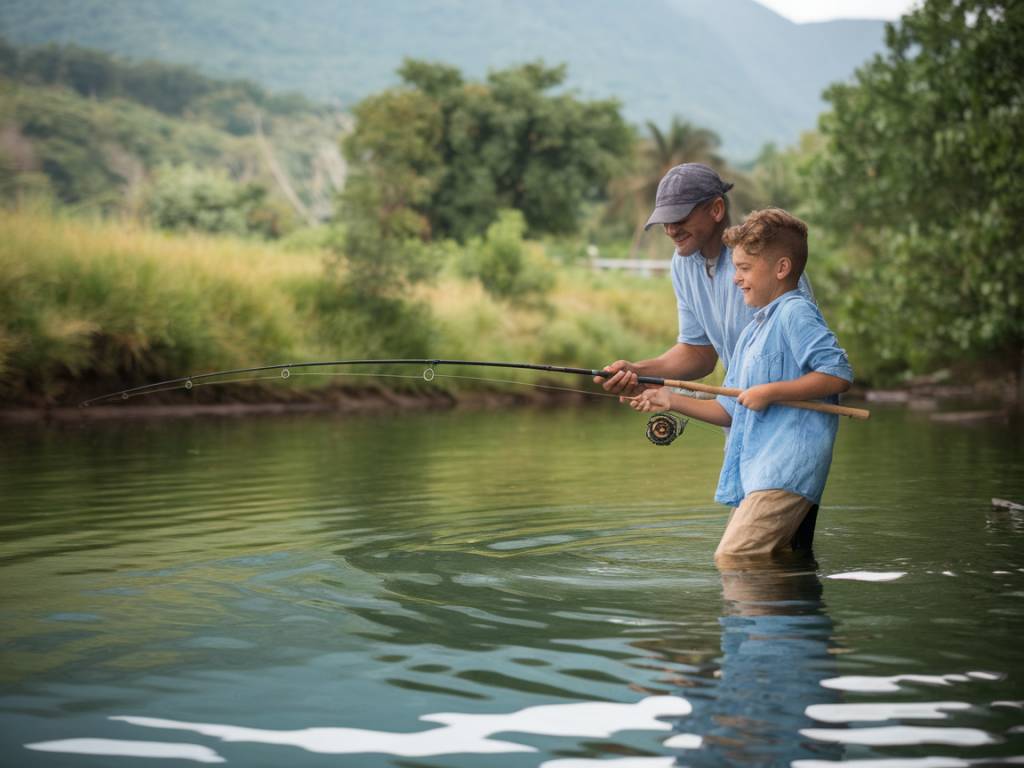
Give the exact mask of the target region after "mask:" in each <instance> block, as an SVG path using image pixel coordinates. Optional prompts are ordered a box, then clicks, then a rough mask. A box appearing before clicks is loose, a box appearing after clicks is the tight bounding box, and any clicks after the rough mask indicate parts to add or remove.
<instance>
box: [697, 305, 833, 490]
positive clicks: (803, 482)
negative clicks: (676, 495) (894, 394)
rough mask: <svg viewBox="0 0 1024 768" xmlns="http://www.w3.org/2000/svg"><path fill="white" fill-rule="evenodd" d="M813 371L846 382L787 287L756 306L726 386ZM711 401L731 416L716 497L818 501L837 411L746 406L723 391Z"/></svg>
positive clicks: (829, 344)
mask: <svg viewBox="0 0 1024 768" xmlns="http://www.w3.org/2000/svg"><path fill="white" fill-rule="evenodd" d="M812 371H816V372H818V373H826V374H828V375H830V376H836V377H838V378H840V379H845V380H846V381H853V370H852V369H851V368H850V361H849V359H848V358H847V356H846V352H844V351H843V349H842V348H841V347H840V346H839V344H838V342H837V341H836V337H835V335H834V334H833V333H832V331H830V330H829V328H828V326H827V325H826V324H825V319H824V318H823V317H822V316H821V312H819V311H818V308H817V307H816V306H815V305H814V302H812V301H810V300H809V299H808V298H807V297H806V296H805V295H803V294H802V293H801V292H800V291H790V292H788V293H785V294H783V295H782V296H779V297H778V298H777V299H775V300H774V301H773V302H772V303H771V304H769V305H768V306H766V307H762V308H761V309H758V310H755V312H754V318H753V320H752V321H751V323H750V324H749V325H748V326H747V327H746V328H744V329H743V332H742V333H741V334H740V338H739V340H738V341H737V342H736V349H735V350H734V351H733V356H732V365H731V366H729V370H728V374H727V375H726V377H725V386H727V387H738V388H740V389H747V388H748V387H752V386H754V385H755V384H769V383H771V382H775V381H790V380H792V379H798V378H800V377H801V376H803V375H804V374H806V373H811V372H812ZM829 401H830V402H838V397H832V398H829ZM718 402H719V403H720V404H721V405H722V407H723V408H725V410H726V411H728V412H729V414H730V415H731V416H732V428H731V429H730V431H729V439H728V441H727V442H726V446H725V461H724V462H723V463H722V474H721V476H720V477H719V479H718V489H717V491H716V492H715V500H716V501H718V502H720V503H722V504H728V505H730V506H737V505H738V504H739V503H740V502H741V501H742V500H743V498H744V497H745V496H746V495H747V494H748V493H753V492H754V491H767V490H782V491H789V492H790V493H795V494H798V495H800V496H803V497H804V498H806V499H809V500H810V501H812V502H814V503H815V504H817V503H819V502H820V501H821V494H822V491H823V490H824V489H825V480H826V479H827V478H828V469H829V465H830V464H831V463H832V444H833V443H834V442H835V438H836V431H837V429H838V427H839V417H838V416H833V415H831V414H827V413H819V412H817V411H807V410H803V409H801V408H789V407H786V406H784V405H771V406H769V407H768V408H766V409H764V410H763V411H752V410H750V409H748V408H746V407H744V406H742V405H740V404H739V403H738V402H736V399H735V398H732V397H724V396H723V397H719V398H718Z"/></svg>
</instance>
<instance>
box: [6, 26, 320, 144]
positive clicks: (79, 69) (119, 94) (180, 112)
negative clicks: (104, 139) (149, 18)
mask: <svg viewBox="0 0 1024 768" xmlns="http://www.w3.org/2000/svg"><path fill="white" fill-rule="evenodd" d="M0 75H3V76H5V77H7V78H9V79H11V80H17V81H19V82H23V83H27V84H30V85H59V86H64V87H66V88H69V89H71V90H73V91H74V92H75V93H78V94H79V95H81V96H88V97H90V98H96V99H114V98H120V99H127V100H128V101H133V102H136V103H138V104H142V105H143V106H146V107H149V108H150V109H154V110H156V111H157V112H161V113H162V114H165V115H170V116H172V117H186V116H188V117H195V118H198V119H201V120H203V121H204V122H208V123H211V124H213V125H216V126H217V127H218V128H221V129H222V130H225V131H228V132H229V133H233V134H235V135H245V134H249V133H253V131H254V128H255V126H254V122H253V109H252V108H253V107H255V108H257V109H259V110H261V111H264V112H267V113H270V114H279V115H294V114H295V113H298V112H310V113H317V112H322V111H323V107H318V106H317V105H316V104H314V103H313V102H311V101H309V100H308V99H306V98H305V97H304V96H301V95H299V94H297V93H290V94H272V93H268V92H267V91H266V90H265V89H264V88H262V87H260V86H259V85H256V84H255V83H253V82H250V81H248V80H215V79H212V78H209V77H204V76H203V75H201V74H200V73H199V72H197V71H196V70H195V69H192V68H191V67H183V66H175V65H173V64H163V63H160V62H156V61H142V62H134V61H124V60H121V59H118V58H116V57H114V56H112V55H110V54H108V53H104V52H102V51H96V50H92V49H88V48H79V47H77V46H74V45H64V46H60V45H52V44H51V45H46V46H40V47H35V48H16V47H14V46H11V45H10V44H9V43H7V42H6V41H5V40H3V39H2V38H0Z"/></svg>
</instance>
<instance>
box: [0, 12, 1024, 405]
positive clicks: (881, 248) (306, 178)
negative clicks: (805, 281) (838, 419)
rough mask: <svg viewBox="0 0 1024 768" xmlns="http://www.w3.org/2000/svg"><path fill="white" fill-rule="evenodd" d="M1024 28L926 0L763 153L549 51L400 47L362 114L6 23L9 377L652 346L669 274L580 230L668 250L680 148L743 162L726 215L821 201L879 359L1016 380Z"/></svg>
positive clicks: (1, 248)
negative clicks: (463, 68) (660, 228)
mask: <svg viewBox="0 0 1024 768" xmlns="http://www.w3.org/2000/svg"><path fill="white" fill-rule="evenodd" d="M1021 40H1024V7H1022V6H1020V4H1013V3H1009V4H1008V3H1005V2H999V0H961V1H959V2H955V1H954V0H927V1H926V2H925V3H923V4H922V5H921V6H920V7H918V8H917V9H915V10H914V11H913V12H912V13H910V14H909V15H908V16H907V17H905V18H904V19H903V20H902V21H901V22H899V23H898V24H896V25H892V26H891V27H890V28H889V32H888V36H887V47H888V51H887V52H886V53H885V54H884V55H880V56H878V57H876V58H875V59H873V60H872V61H871V62H868V63H867V64H866V65H865V66H864V67H862V68H861V69H859V70H858V71H857V72H856V73H855V75H854V77H853V78H852V79H851V80H850V81H848V82H846V83H843V84H839V85H836V86H834V87H833V88H831V89H830V90H829V91H828V92H827V93H826V98H827V100H828V102H829V104H830V109H829V111H827V112H826V113H825V114H824V115H822V117H821V120H820V124H819V129H818V131H815V132H810V133H808V134H805V135H804V137H803V138H802V140H801V141H800V143H799V144H798V145H796V146H793V147H789V148H778V147H774V146H767V147H765V148H764V150H763V151H762V153H761V154H760V156H759V157H758V159H757V160H756V162H754V163H753V164H752V165H750V166H749V167H745V168H744V169H743V170H742V171H740V170H738V169H736V168H734V167H730V165H729V164H728V162H727V161H726V160H725V159H724V158H723V157H722V153H721V149H720V146H719V140H718V137H717V136H716V135H715V134H714V133H713V132H711V131H708V130H707V129H704V128H701V127H700V126H697V125H694V124H692V123H690V122H688V121H686V120H683V119H676V120H674V121H672V122H671V124H670V125H669V126H668V127H667V128H661V127H659V126H657V125H654V124H647V125H646V126H645V127H644V129H642V130H641V129H639V128H634V127H630V126H628V125H627V124H626V123H625V122H624V120H623V118H622V117H621V115H620V112H619V106H618V105H617V104H616V103H614V102H611V101H585V100H583V99H581V98H579V97H578V96H577V95H575V94H573V93H572V92H566V91H565V90H564V89H562V88H561V87H560V86H561V85H562V83H563V80H564V77H565V70H564V68H562V67H557V66H556V67H550V66H547V65H545V64H543V63H542V62H535V63H532V64H526V65H522V66H518V67H512V68H509V69H506V70H499V71H494V72H491V73H490V74H489V75H488V76H487V77H486V78H485V79H484V80H482V81H472V80H469V79H467V78H466V77H465V76H464V75H463V74H462V73H461V72H460V71H459V70H457V69H455V68H453V67H450V66H447V65H443V64H436V63H430V62H421V61H407V62H406V63H405V64H404V65H403V67H402V68H401V70H400V73H399V74H400V77H401V80H402V81H401V84H400V85H398V86H395V87H393V88H389V89H387V90H384V91H382V92H380V93H378V94H376V95H374V96H371V97H369V98H367V99H365V100H364V101H363V102H361V103H359V104H358V105H356V106H355V108H354V110H353V113H352V117H351V118H343V117H341V116H339V115H338V114H335V113H332V112H331V111H330V110H328V109H325V108H323V107H320V106H317V105H313V104H310V103H309V102H307V101H305V100H303V99H300V98H298V97H291V96H276V95H273V94H268V93H266V92H264V91H263V90H262V89H261V88H259V87H258V86H255V85H252V84H250V83H245V82H243V81H232V82H227V81H215V80H209V79H207V78H204V77H202V76H200V75H198V74H196V73H194V72H191V71H190V70H187V69H184V68H181V67H170V66H164V65H160V64H156V63H153V62H148V63H143V64H139V63H132V62H126V61H122V60H117V59H114V58H112V57H110V56H107V55H106V54H98V53H95V52H89V51H84V50H81V49H75V48H59V47H54V46H50V47H47V48H44V49H14V48H11V47H10V46H5V45H0V200H2V201H3V204H4V206H5V210H4V212H3V213H2V214H0V217H2V218H0V229H2V230H3V232H4V237H3V238H0V387H2V389H3V394H4V395H5V397H6V398H7V400H8V402H14V401H19V402H54V401H58V400H60V399H61V398H66V397H67V396H68V395H70V394H77V393H82V394H94V393H95V392H96V391H98V390H103V389H117V388H121V387H123V386H128V385H131V384H137V383H142V382H144V381H149V380H152V379H154V378H160V377H168V376H174V375H179V374H181V373H182V372H191V371H195V370H199V369H211V368H226V367H232V366H242V365H250V364H263V363H272V362H280V361H283V360H294V359H297V358H316V357H325V358H344V357H349V358H354V357H433V356H441V357H476V358H480V357H491V358H496V359H521V360H531V361H541V362H550V363H554V364H562V365H578V366H581V367H594V366H598V365H601V364H603V363H606V362H608V361H610V360H612V359H616V358H619V357H631V358H633V359H639V358H641V357H644V356H648V355H651V354H656V353H659V352H661V351H663V350H664V349H665V348H666V347H667V346H668V345H670V344H671V343H672V341H673V339H674V338H675V311H674V300H673V296H672V292H671V290H670V289H669V286H668V285H667V284H666V283H665V282H663V281H659V280H645V279H643V278H633V277H630V276H628V275H627V274H626V273H622V272H619V273H612V274H605V275H600V274H597V273H594V272H591V271H590V270H589V269H588V268H587V260H586V254H589V255H591V256H592V255H594V254H595V253H600V255H602V256H606V257H607V256H612V257H614V256H622V257H625V256H629V257H634V258H635V257H637V256H645V255H646V256H649V257H651V258H655V257H657V258H665V257H667V256H668V253H667V247H666V244H665V243H664V241H663V238H661V237H660V235H658V234H657V233H652V234H649V235H646V236H645V235H643V231H642V227H641V226H640V224H642V222H643V220H644V218H645V217H646V214H647V213H648V211H649V205H650V200H651V198H652V196H653V190H654V189H655V188H656V185H657V181H658V179H659V178H660V177H661V175H662V174H663V173H664V172H665V171H666V170H667V169H668V168H669V167H671V166H672V165H675V164H677V163H680V162H705V163H708V164H711V165H713V166H715V167H716V168H718V169H719V170H720V172H721V173H722V175H723V176H724V177H725V178H727V179H728V180H730V181H734V182H736V188H735V189H734V190H733V192H732V193H731V198H732V206H733V208H732V216H733V220H734V221H735V220H738V219H739V218H741V217H742V215H743V214H744V213H745V212H746V211H747V210H750V209H752V208H756V207H762V206H766V205H777V206H781V207H786V208H788V209H790V210H792V211H793V212H795V213H796V214H798V215H800V216H801V217H803V218H805V219H806V220H807V221H808V222H809V224H810V230H811V243H810V245H811V261H810V266H809V274H810V277H811V280H812V283H813V285H814V288H815V293H816V296H817V298H818V301H819V303H820V304H821V306H822V308H823V310H824V312H825V314H826V316H827V317H828V319H829V321H830V324H831V325H832V327H833V328H835V329H836V331H837V333H838V335H839V337H840V340H841V342H842V344H843V345H844V346H845V347H847V348H848V349H849V351H850V353H851V357H852V359H853V360H854V362H855V367H856V370H857V373H858V378H859V380H860V381H861V382H867V383H873V384H888V383H893V382H899V381H900V380H902V379H904V378H905V377H908V376H910V375H914V374H921V373H927V372H929V371H934V370H935V369H936V368H940V367H950V368H953V369H954V370H955V371H956V372H957V373H958V374H963V373H967V377H968V378H969V377H970V375H971V373H970V372H971V371H972V370H983V369H984V370H985V371H986V373H992V372H995V373H1007V372H1014V373H1016V374H1017V375H1018V380H1019V381H1022V380H1024V295H1022V294H1021V286H1022V285H1024V271H1022V270H1024V266H1022V265H1024V258H1022V253H1021V244H1020V242H1019V237H1018V236H1017V229H1019V227H1018V225H1017V222H1019V221H1020V219H1021V218H1022V216H1024V187H1022V181H1021V180H1022V179H1024V155H1022V154H1021V152H1020V151H1019V150H1020V146H1021V145H1022V144H1024V134H1022V126H1024V118H1022V109H1024V85H1022V81H1021V79H1020V78H1019V77H1015V75H1014V73H1015V72H1017V71H1020V70H1021V68H1022V67H1024V61H1021V55H1022V54H1021V51H1022V50H1024V47H1022V46H1021V45H1019V43H1020V41H1021ZM993 51H995V52H996V53H993ZM992 62H997V64H992ZM154 83H162V84H163V86H161V87H165V92H162V93H161V94H155V93H150V91H151V90H152V89H153V88H155V87H156V86H154V85H153V84H154ZM346 121H348V122H346ZM345 125H347V133H346V136H345V137H342V136H341V135H340V134H341V132H340V130H339V129H340V128H341V127H342V126H345ZM342 152H344V155H345V157H344V159H343V158H342ZM332 153H333V154H332ZM346 175H347V181H345V177H346ZM343 181H345V183H344V189H343V190H342V191H341V192H340V194H338V193H337V190H340V189H341V187H342V182H343ZM76 217H77V218H76ZM975 375H977V374H975Z"/></svg>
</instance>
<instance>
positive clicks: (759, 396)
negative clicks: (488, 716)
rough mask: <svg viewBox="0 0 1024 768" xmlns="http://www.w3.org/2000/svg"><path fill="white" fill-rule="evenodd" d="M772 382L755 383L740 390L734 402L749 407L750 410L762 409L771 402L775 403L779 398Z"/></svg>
mask: <svg viewBox="0 0 1024 768" xmlns="http://www.w3.org/2000/svg"><path fill="white" fill-rule="evenodd" d="M776 389H777V388H776V387H775V386H774V385H772V384H757V385H756V386H753V387H749V388H748V389H744V390H743V391H742V392H740V394H739V397H737V398H736V402H738V403H739V404H740V405H742V406H744V407H746V408H749V409H750V410H752V411H763V410H764V409H765V408H767V407H768V406H769V405H771V404H772V403H777V402H778V401H779V400H781V399H782V398H780V397H779V396H778V394H777V392H776Z"/></svg>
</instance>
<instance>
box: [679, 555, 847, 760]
mask: <svg viewBox="0 0 1024 768" xmlns="http://www.w3.org/2000/svg"><path fill="white" fill-rule="evenodd" d="M719 567H720V570H721V576H722V597H723V600H724V603H725V605H724V609H723V613H722V617H721V619H720V622H719V623H720V625H721V629H722V639H721V647H722V656H721V658H720V660H719V667H718V670H717V671H716V672H714V673H713V679H712V681H711V682H709V683H708V684H707V685H706V686H704V687H702V688H698V689H696V690H693V691H690V697H689V698H690V702H691V703H692V705H693V714H692V715H691V716H690V717H689V718H687V720H686V721H685V722H681V723H680V728H681V729H682V730H685V731H686V732H688V733H691V734H699V735H700V736H701V745H700V749H698V750H693V751H688V752H687V753H686V754H685V757H684V758H683V759H682V760H683V762H685V764H686V765H691V766H720V765H758V766H776V765H778V766H788V765H789V764H790V763H791V762H792V761H794V760H798V759H807V758H829V757H839V756H840V755H841V753H842V752H841V749H840V748H837V747H835V746H832V745H828V744H821V743H818V742H815V741H814V740H813V739H809V738H805V737H803V736H801V735H800V731H801V729H803V728H806V727H808V726H810V725H813V723H814V721H813V720H811V719H810V718H809V717H808V716H807V715H806V714H805V710H806V709H807V707H809V706H821V705H825V704H828V703H831V702H834V701H837V700H838V694H837V692H835V691H833V690H829V689H827V688H824V687H822V686H821V681H822V680H823V679H825V678H827V677H831V676H832V675H834V674H835V671H836V665H835V657H834V655H833V654H834V650H835V649H834V647H833V640H832V637H833V625H832V620H831V619H830V618H829V616H828V613H827V612H826V610H825V603H824V601H823V600H822V586H821V581H820V580H819V579H818V576H817V570H816V569H817V564H816V563H815V562H814V561H813V560H812V559H810V558H808V557H806V556H794V557H793V558H790V559H785V560H774V561H773V560H761V561H756V562H754V561H741V560H733V561H724V562H722V563H720V564H719Z"/></svg>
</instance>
